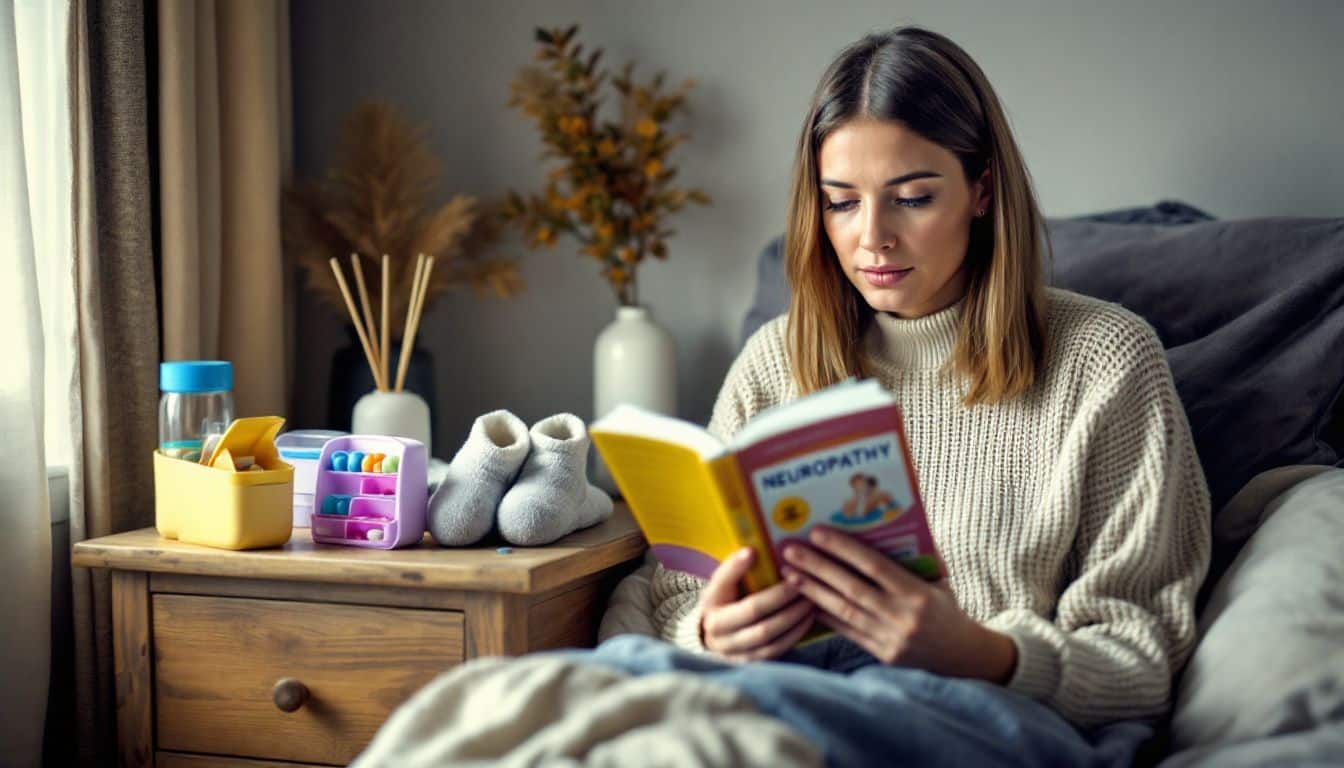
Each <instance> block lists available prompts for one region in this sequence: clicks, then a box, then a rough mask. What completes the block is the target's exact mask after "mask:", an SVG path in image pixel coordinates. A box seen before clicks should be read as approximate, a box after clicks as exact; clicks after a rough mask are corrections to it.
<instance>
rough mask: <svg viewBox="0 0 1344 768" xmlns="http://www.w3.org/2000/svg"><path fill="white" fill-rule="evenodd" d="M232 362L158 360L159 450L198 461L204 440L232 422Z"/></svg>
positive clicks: (221, 431) (218, 433) (178, 457)
mask: <svg viewBox="0 0 1344 768" xmlns="http://www.w3.org/2000/svg"><path fill="white" fill-rule="evenodd" d="M232 390H233V364H232V363H230V362H228V361H226V360H178V361H174V362H170V363H160V364H159V391H160V392H162V393H163V394H162V395H161V396H160V397H159V452H160V453H163V454H164V455H165V456H171V457H173V458H177V459H184V460H186V461H200V460H201V452H202V450H203V447H204V445H205V443H206V442H207V440H208V439H209V438H211V437H216V438H217V437H218V436H219V435H222V434H224V430H226V429H228V427H229V424H231V423H233V391H232Z"/></svg>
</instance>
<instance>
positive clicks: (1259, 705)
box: [1164, 469, 1344, 766]
mask: <svg viewBox="0 0 1344 768" xmlns="http://www.w3.org/2000/svg"><path fill="white" fill-rule="evenodd" d="M1258 479H1259V478H1257V480H1258ZM1253 491H1254V488H1252V487H1251V486H1248V488H1247V490H1246V491H1244V492H1243V493H1251V492H1253ZM1242 499H1243V496H1242V495H1240V494H1239V495H1238V497H1237V498H1236V499H1233V502H1232V503H1231V504H1229V505H1228V509H1229V510H1234V511H1235V509H1236V507H1237V506H1238V503H1239V502H1240V501H1241V500H1242ZM1254 517H1258V518H1259V519H1258V520H1256V519H1251V518H1254ZM1256 523H1258V527H1257V525H1256ZM1234 525H1235V526H1241V527H1246V526H1249V527H1251V528H1255V530H1256V532H1255V534H1254V535H1253V536H1252V537H1251V538H1250V540H1249V541H1248V542H1247V543H1246V546H1245V547H1243V548H1242V550H1241V553H1240V554H1239V555H1238V556H1237V558H1236V560H1235V561H1233V563H1232V565H1231V566H1230V567H1229V568H1228V570H1227V572H1226V573H1225V574H1224V575H1223V577H1222V579H1221V580H1220V581H1219V582H1218V584H1217V586H1216V587H1215V588H1214V590H1213V592H1212V594H1211V596H1210V599H1209V603H1208V605H1207V606H1206V607H1205V609H1204V611H1203V613H1202V614H1201V615H1200V621H1199V642H1198V645H1197V646H1196V647H1195V652H1194V654H1193V655H1192V656H1191V658H1190V661H1189V663H1188V664H1187V666H1186V669H1185V672H1184V674H1183V676H1182V677H1181V679H1180V683H1179V686H1178V689H1177V696H1176V706H1175V711H1174V713H1173V718H1172V724H1171V752H1172V755H1173V757H1172V759H1171V760H1170V761H1169V764H1170V765H1171V766H1175V765H1190V764H1194V763H1200V764H1205V763H1206V761H1205V759H1204V758H1206V757H1212V756H1213V755H1215V754H1223V755H1224V756H1227V755H1228V754H1235V750H1234V751H1232V752H1228V750H1229V748H1231V747H1232V746H1233V745H1243V746H1247V747H1248V748H1249V743H1250V742H1257V743H1258V744H1259V746H1256V747H1254V749H1258V750H1261V751H1264V752H1265V754H1266V755H1271V754H1274V753H1275V750H1278V753H1279V754H1283V755H1293V756H1295V757H1302V756H1303V755H1302V754H1301V753H1302V751H1303V750H1304V749H1305V750H1307V752H1308V754H1307V755H1306V757H1307V759H1308V762H1309V761H1311V760H1316V761H1322V762H1327V763H1328V762H1329V761H1328V760H1324V758H1325V755H1322V754H1320V752H1319V751H1320V750H1326V751H1327V752H1329V753H1330V755H1329V756H1330V757H1331V758H1333V759H1336V760H1338V759H1340V758H1344V751H1341V750H1344V741H1341V740H1340V739H1339V738H1333V739H1330V738H1321V733H1320V732H1318V731H1319V729H1325V730H1324V731H1323V732H1324V733H1335V734H1338V733H1339V732H1340V730H1341V729H1344V469H1321V470H1319V474H1315V476H1313V477H1310V478H1309V479H1307V480H1304V481H1301V482H1299V483H1297V484H1295V485H1293V486H1292V487H1291V488H1289V489H1288V490H1287V491H1285V492H1283V493H1281V494H1279V495H1278V496H1277V497H1275V498H1274V499H1273V501H1271V502H1270V503H1269V504H1268V505H1266V506H1264V507H1263V513H1262V514H1259V515H1258V516H1254V515H1252V516H1249V517H1248V519H1245V520H1229V521H1228V525H1227V526H1224V527H1233V526H1234ZM1223 533H1225V534H1226V535H1233V536H1235V535H1236V532H1234V531H1224V532H1223ZM1266 750H1268V751H1266ZM1312 750H1315V752H1313V751H1312ZM1207 764H1210V765H1213V764H1218V761H1217V760H1213V761H1212V762H1207ZM1164 765H1167V764H1164Z"/></svg>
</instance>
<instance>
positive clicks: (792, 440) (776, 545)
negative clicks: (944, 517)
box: [589, 379, 942, 592]
mask: <svg viewBox="0 0 1344 768" xmlns="http://www.w3.org/2000/svg"><path fill="white" fill-rule="evenodd" d="M589 433H590V434H591V435H592V439H593V442H594V444H596V446H597V450H598V452H599V453H600V454H601V456H602V460H603V461H604V462H605V463H606V465H607V467H608V469H609V470H610V471H611V474H612V477H614V478H615V480H616V485H617V487H618V488H619V489H620V492H621V495H622V496H623V497H624V498H625V500H626V502H627V503H628V504H629V505H630V510H631V512H632V513H633V514H634V517H635V520H636V521H637V522H638V523H639V526H640V528H641V529H642V530H643V532H644V537H645V538H646V539H648V541H649V546H650V549H651V550H652V552H653V554H654V556H656V557H657V558H658V560H659V562H661V563H662V564H663V566H664V567H666V568H669V569H673V570H678V571H685V572H687V573H691V574H694V575H696V576H699V577H701V578H708V577H709V576H710V574H711V573H713V571H714V569H715V568H716V567H717V566H718V564H719V562H721V561H722V560H723V559H724V558H725V557H727V556H728V555H731V554H732V553H733V552H734V551H736V550H737V549H739V548H741V547H743V546H747V547H751V548H753V549H755V550H756V554H757V557H756V560H755V564H754V565H753V567H752V570H751V572H750V573H749V574H748V575H747V583H746V588H747V590H748V591H752V592H754V591H757V590H760V589H763V588H765V587H767V586H770V585H771V584H774V583H775V582H777V581H778V580H779V569H778V562H779V560H778V558H779V553H780V546H781V545H782V544H783V543H784V542H785V541H788V540H789V539H805V538H806V537H807V533H808V531H810V530H811V529H812V528H813V527H814V526H817V525H827V526H830V527H832V528H835V529H837V530H841V531H844V532H846V533H848V534H850V535H852V536H855V537H856V538H858V539H859V540H861V541H864V542H866V543H868V544H869V545H871V546H873V547H874V548H876V549H879V550H880V551H882V552H884V553H885V554H887V556H889V557H891V558H892V559H893V560H895V561H897V562H899V563H901V564H902V565H904V566H905V567H906V568H908V569H909V570H911V571H912V572H914V573H916V574H918V575H920V576H922V577H924V578H926V579H929V580H931V581H932V580H937V579H939V578H941V576H942V574H941V573H940V572H939V566H938V563H939V559H938V556H937V551H936V549H935V546H934V542H933V536H932V534H931V533H930V531H929V527H928V522H927V520H926V519H925V516H924V505H923V503H922V501H921V498H920V494H919V486H918V483H917V481H916V477H915V471H914V465H913V463H912V462H911V460H910V449H909V445H908V443H907V442H906V438H905V428H904V426H903V424H902V421H901V412H900V408H899V407H898V405H897V403H896V401H895V398H894V397H893V396H892V395H891V393H890V392H888V391H886V390H885V389H883V388H882V386H881V385H880V384H879V383H878V382H876V381H872V380H867V381H855V380H852V379H851V380H849V381H845V382H841V383H839V384H835V385H833V386H830V387H827V388H825V389H822V390H819V391H817V392H814V393H812V394H810V395H807V396H805V397H802V398H799V399H797V400H794V401H792V402H790V403H785V404H783V405H779V406H776V407H774V408H770V409H768V410H766V411H763V412H761V413H760V414H758V415H757V416H756V417H755V418H753V419H752V420H751V421H750V422H748V423H747V424H746V425H745V426H744V427H743V428H742V429H741V430H739V431H738V433H737V434H736V435H734V436H733V437H732V439H731V440H730V441H729V442H728V443H727V444H724V443H723V442H721V441H719V440H718V439H717V438H715V437H714V436H713V435H711V434H710V433H709V432H708V431H707V430H705V429H704V428H702V427H700V426H697V425H695V424H692V423H691V422H688V421H683V420H681V419H675V418H672V417H668V416H662V415H659V414H655V413H652V412H650V411H647V410H644V409H641V408H638V407H635V406H629V405H622V406H618V407H617V408H615V409H613V410H612V411H611V413H609V414H607V415H606V416H604V417H602V418H601V419H598V420H597V421H596V422H595V423H594V424H593V425H592V426H591V427H590V429H589Z"/></svg>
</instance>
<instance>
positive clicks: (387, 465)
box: [383, 456, 401, 472]
mask: <svg viewBox="0 0 1344 768" xmlns="http://www.w3.org/2000/svg"><path fill="white" fill-rule="evenodd" d="M400 464H401V459H399V458H397V457H396V456H388V457H387V458H386V459H383V471H384V472H396V471H397V467H398V466H399V465H400Z"/></svg>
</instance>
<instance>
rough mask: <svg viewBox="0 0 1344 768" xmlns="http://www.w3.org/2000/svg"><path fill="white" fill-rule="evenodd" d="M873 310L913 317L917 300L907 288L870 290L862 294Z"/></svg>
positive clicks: (917, 303) (917, 304)
mask: <svg viewBox="0 0 1344 768" xmlns="http://www.w3.org/2000/svg"><path fill="white" fill-rule="evenodd" d="M863 298H864V300H865V301H867V302H868V306H870V307H872V308H873V311H874V312H886V313H888V314H892V315H896V316H897V317H915V316H917V315H916V313H917V312H918V306H919V302H918V301H915V300H914V299H913V297H912V296H911V295H910V292H909V291H907V290H901V289H887V290H870V291H868V292H867V293H865V294H864V295H863Z"/></svg>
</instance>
